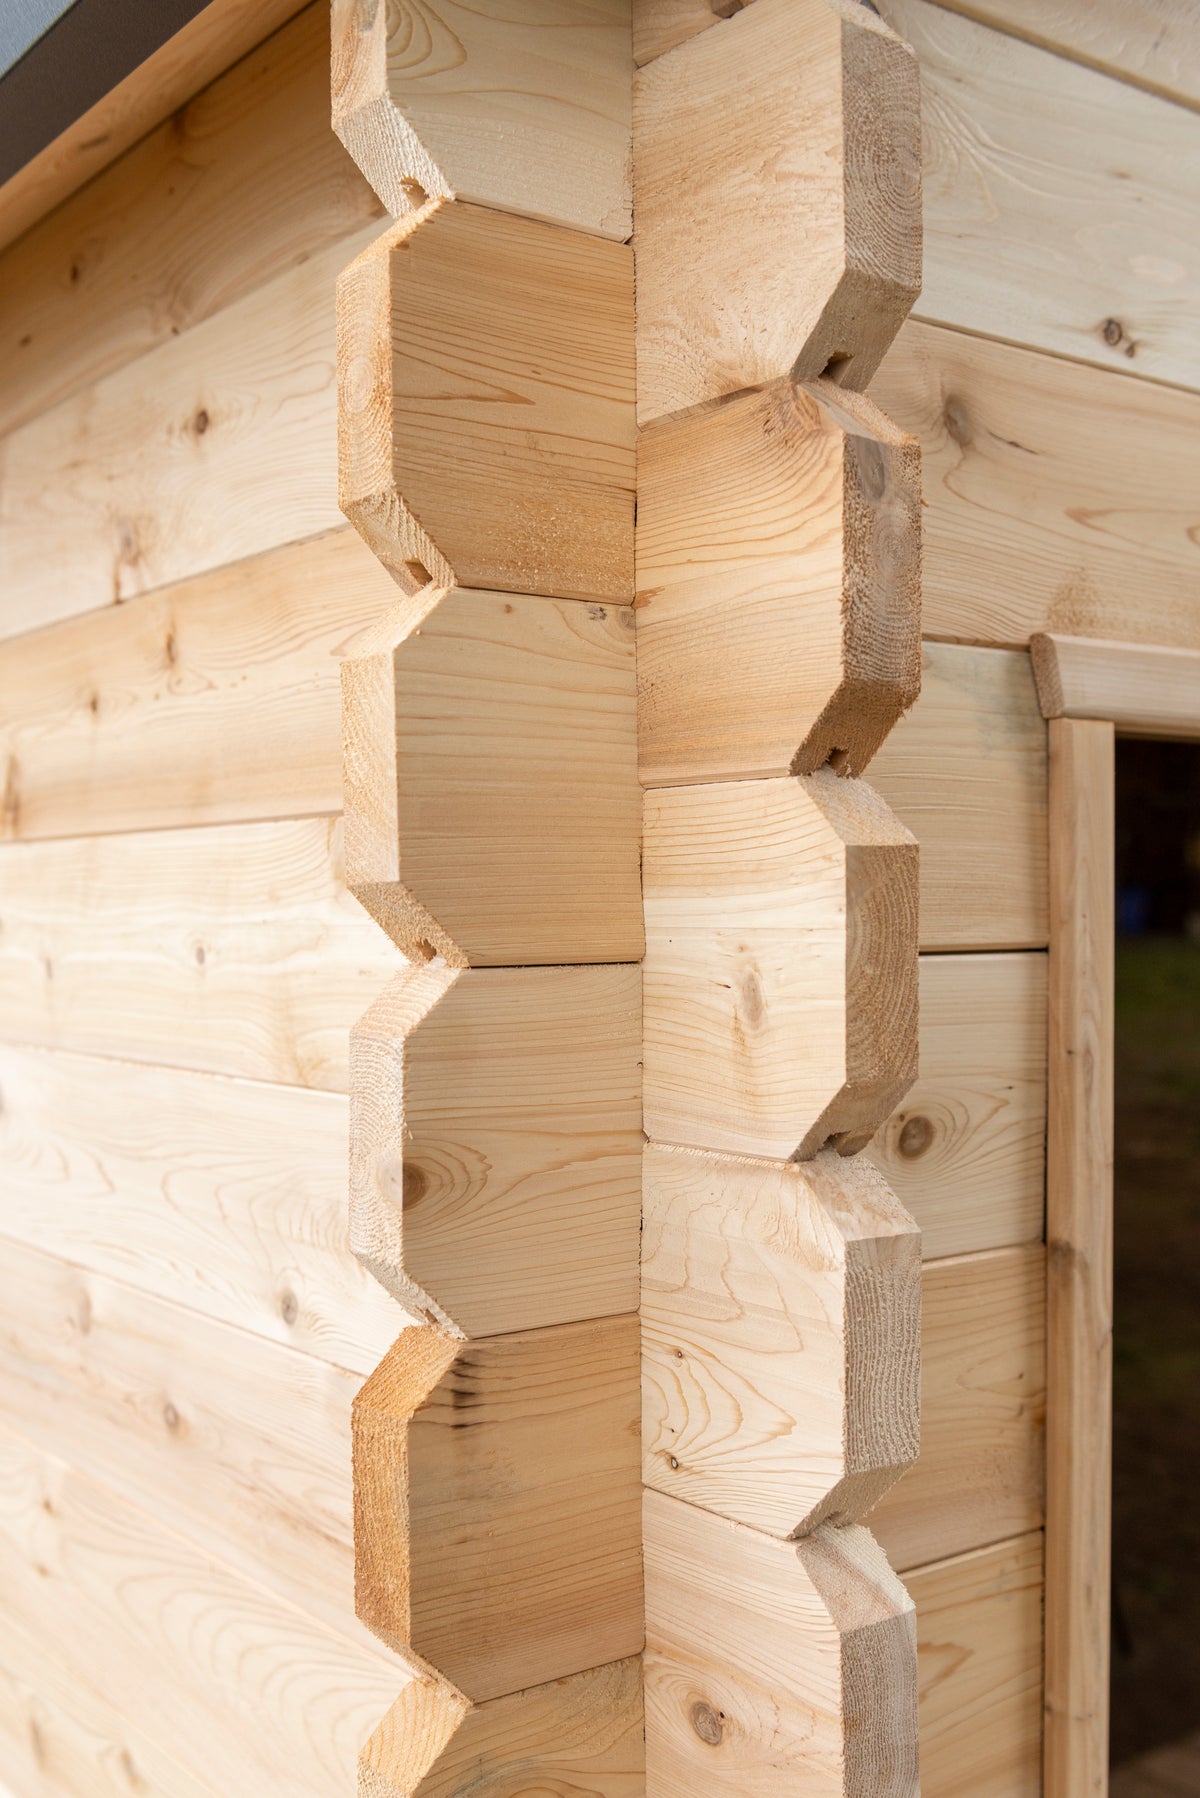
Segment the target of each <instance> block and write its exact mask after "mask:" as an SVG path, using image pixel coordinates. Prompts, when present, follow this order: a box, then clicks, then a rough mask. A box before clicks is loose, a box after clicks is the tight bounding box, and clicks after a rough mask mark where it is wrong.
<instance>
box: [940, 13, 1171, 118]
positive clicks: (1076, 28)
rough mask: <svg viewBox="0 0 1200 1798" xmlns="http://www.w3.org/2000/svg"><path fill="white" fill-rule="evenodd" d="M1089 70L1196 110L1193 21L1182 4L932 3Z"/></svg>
mask: <svg viewBox="0 0 1200 1798" xmlns="http://www.w3.org/2000/svg"><path fill="white" fill-rule="evenodd" d="M938 4H939V5H940V6H948V7H949V8H950V9H951V11H952V12H960V13H965V14H966V16H967V18H969V19H978V20H979V21H980V23H981V24H983V25H995V26H996V27H998V29H999V30H1001V31H1008V32H1011V33H1012V34H1013V36H1014V37H1023V38H1026V39H1028V41H1029V42H1030V43H1031V44H1040V45H1042V47H1043V48H1044V49H1047V50H1054V51H1057V53H1058V54H1059V55H1060V56H1069V57H1072V58H1073V59H1074V60H1075V61H1076V62H1082V63H1086V64H1087V66H1088V67H1089V68H1092V69H1101V70H1102V71H1103V72H1104V73H1105V74H1106V75H1115V76H1117V77H1118V79H1119V80H1121V81H1131V82H1132V83H1133V85H1134V86H1135V87H1144V88H1147V89H1149V91H1150V92H1151V93H1154V94H1162V95H1163V96H1164V97H1165V98H1166V99H1168V100H1177V101H1178V102H1179V103H1180V105H1182V106H1191V107H1195V108H1200V20H1198V19H1197V17H1196V10H1195V8H1194V7H1193V6H1191V5H1189V0H938Z"/></svg>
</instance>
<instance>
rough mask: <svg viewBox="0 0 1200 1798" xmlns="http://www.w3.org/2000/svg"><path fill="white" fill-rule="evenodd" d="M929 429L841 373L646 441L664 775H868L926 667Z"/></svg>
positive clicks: (652, 695) (651, 767) (654, 747)
mask: <svg viewBox="0 0 1200 1798" xmlns="http://www.w3.org/2000/svg"><path fill="white" fill-rule="evenodd" d="M920 504H921V465H920V452H919V449H918V447H917V445H916V443H915V441H914V439H912V438H910V437H907V436H905V435H904V433H903V432H900V431H897V430H896V428H895V426H894V425H892V424H891V423H890V421H889V420H888V419H887V418H886V417H885V416H884V414H883V413H882V412H880V411H879V409H878V408H877V407H876V406H874V405H873V404H872V403H871V402H870V401H869V400H867V399H865V398H864V397H863V396H862V395H859V394H854V393H851V392H849V391H845V390H842V389H840V388H838V387H837V386H835V385H834V383H833V382H831V381H814V382H811V383H809V384H808V385H799V384H797V383H794V382H791V381H780V382H775V383H773V384H772V385H770V386H769V387H766V388H762V389H759V390H757V391H755V392H752V393H748V394H745V395H741V396H738V397H736V398H732V399H730V400H727V401H726V402H724V403H723V404H721V405H718V406H715V407H711V408H707V409H704V410H701V411H700V412H696V413H691V414H689V415H688V416H686V417H684V418H681V419H665V420H659V421H658V422H657V423H656V424H652V425H649V426H648V427H647V428H646V429H645V430H644V431H642V433H641V435H640V437H639V440H638V515H637V534H636V558H637V562H636V581H637V594H636V598H635V601H634V604H635V608H636V615H637V625H638V633H637V634H638V696H639V711H638V759H639V765H640V771H641V778H642V781H643V784H644V785H646V786H649V787H657V786H666V785H674V784H677V783H683V782H688V783H690V782H699V781H710V780H747V779H753V778H756V777H761V776H764V775H766V776H769V775H780V774H812V773H813V772H815V770H816V769H817V768H819V767H821V766H822V765H823V764H824V763H825V762H827V761H832V762H833V764H834V766H835V767H836V768H837V769H838V771H839V772H841V773H845V774H852V775H856V774H861V773H862V772H863V770H864V768H865V767H866V765H867V763H868V762H869V761H870V759H871V757H872V755H873V754H874V753H875V751H876V749H877V748H878V747H879V745H880V743H882V741H883V739H884V738H885V737H886V736H887V734H888V732H889V731H890V730H891V728H892V726H893V725H894V724H895V722H896V720H897V718H898V717H899V716H900V715H901V713H902V712H903V711H904V710H905V709H906V708H907V707H908V706H909V705H911V703H912V701H913V700H914V699H915V698H916V696H917V692H918V690H919V687H920V678H921V648H920V630H921V601H920V581H921V570H920V561H921V526H920Z"/></svg>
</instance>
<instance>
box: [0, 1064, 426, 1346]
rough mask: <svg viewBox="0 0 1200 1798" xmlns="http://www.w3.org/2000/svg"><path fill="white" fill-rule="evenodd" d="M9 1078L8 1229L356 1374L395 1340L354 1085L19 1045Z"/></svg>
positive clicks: (1, 1121) (3, 1079)
mask: <svg viewBox="0 0 1200 1798" xmlns="http://www.w3.org/2000/svg"><path fill="white" fill-rule="evenodd" d="M0 1091H2V1093H3V1099H4V1109H3V1111H2V1112H0V1161H2V1163H3V1165H4V1169H5V1176H4V1192H3V1197H2V1199H0V1234H2V1235H3V1236H4V1237H5V1238H7V1239H8V1240H9V1241H11V1242H22V1243H25V1244H27V1245H29V1246H30V1247H33V1248H38V1249H41V1250H43V1251H44V1252H46V1253H48V1254H55V1255H62V1256H68V1257H69V1258H70V1260H71V1261H72V1262H73V1263H74V1264H76V1265H77V1266H79V1267H82V1268H87V1269H90V1270H92V1271H93V1272H95V1273H96V1274H98V1275H105V1276H107V1277H109V1278H111V1279H116V1280H121V1281H124V1282H127V1283H128V1284H129V1285H132V1286H136V1287H137V1288H138V1289H139V1290H140V1291H141V1292H144V1293H152V1294H156V1295H158V1296H159V1297H161V1298H162V1299H164V1300H169V1301H171V1302H173V1303H176V1304H179V1305H184V1306H187V1307H189V1308H190V1309H193V1310H195V1311H199V1312H202V1313H203V1314H204V1316H206V1317H208V1318H211V1319H213V1320H214V1321H217V1322H220V1323H224V1324H229V1325H234V1326H236V1327H237V1328H238V1330H240V1331H245V1332H248V1333H249V1335H252V1336H258V1337H263V1338H265V1339H266V1340H267V1341H269V1342H272V1343H283V1344H289V1345H291V1346H292V1347H294V1348H300V1349H303V1350H305V1352H306V1353H308V1354H310V1355H314V1356H318V1357H320V1358H321V1359H322V1360H325V1361H330V1362H332V1363H334V1365H336V1366H339V1367H346V1368H351V1369H353V1370H355V1371H356V1372H358V1373H363V1374H366V1373H370V1371H371V1370H372V1368H373V1367H374V1366H375V1364H376V1363H377V1361H378V1360H379V1358H380V1356H381V1355H383V1354H385V1353H386V1351H387V1349H388V1347H389V1346H390V1345H391V1342H392V1341H393V1339H394V1337H395V1335H396V1331H397V1330H398V1329H399V1327H400V1324H401V1322H402V1321H403V1320H402V1317H401V1314H400V1313H399V1311H398V1310H397V1308H396V1305H395V1303H394V1301H393V1300H392V1299H390V1298H389V1297H388V1296H387V1294H386V1293H385V1292H384V1291H383V1289H382V1287H380V1286H378V1285H377V1283H376V1282H375V1281H374V1280H372V1279H371V1278H370V1276H369V1275H368V1274H367V1273H366V1271H365V1270H364V1269H363V1268H361V1267H360V1266H359V1265H358V1263H357V1261H356V1260H355V1259H354V1257H353V1256H352V1254H351V1253H350V1246H349V1242H348V1240H347V1222H346V1198H345V1182H346V1159H347V1107H346V1101H345V1099H343V1098H341V1097H339V1096H338V1095H336V1094H332V1093H309V1092H302V1091H299V1090H297V1089H295V1088H289V1087H276V1086H263V1085H259V1084H257V1083H252V1082H246V1081H240V1080H225V1079H220V1078H215V1077H213V1076H212V1075H207V1074H192V1073H181V1072H179V1071H177V1070H175V1069H170V1068H147V1067H137V1066H131V1065H129V1064H126V1063H123V1062H117V1061H97V1060H93V1059H92V1058H90V1057H86V1056H75V1055H65V1054H58V1053H51V1054H47V1053H45V1052H43V1051H40V1050H25V1049H17V1048H13V1047H11V1046H4V1047H2V1048H0ZM249 1352H250V1351H249V1348H248V1349H247V1353H249Z"/></svg>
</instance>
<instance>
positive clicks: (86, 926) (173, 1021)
mask: <svg viewBox="0 0 1200 1798" xmlns="http://www.w3.org/2000/svg"><path fill="white" fill-rule="evenodd" d="M0 926H2V928H0V1035H3V1036H4V1037H5V1038H7V1039H8V1040H10V1041H14V1042H21V1043H30V1044H40V1045H43V1046H45V1047H64V1048H71V1049H73V1050H80V1051H85V1052H88V1053H91V1054H96V1055H111V1056H118V1057H120V1058H122V1059H124V1060H128V1061H146V1062H162V1063H166V1064H168V1065H170V1066H174V1067H189V1068H198V1069H206V1070H209V1071H211V1072H213V1073H223V1074H238V1075H243V1076H245V1077H247V1078H250V1079H257V1080H269V1081H277V1082H283V1083H285V1084H287V1085H299V1086H314V1087H321V1088H325V1089H329V1090H332V1091H335V1092H345V1091H346V1086H347V1053H348V1051H347V1033H348V1031H349V1028H350V1026H351V1024H352V1023H353V1022H354V1020H355V1018H356V1017H358V1016H359V1015H360V1014H361V1012H362V1011H363V1010H364V1008H365V1007H366V1006H367V1005H369V1004H370V1003H371V1002H372V1001H373V1000H375V999H377V998H378V997H379V995H380V993H381V992H382V990H383V988H384V987H385V986H386V985H387V982H388V981H389V979H391V978H392V977H393V976H394V975H395V974H396V973H397V972H398V971H399V970H400V968H401V967H402V966H403V961H402V958H401V957H400V956H399V954H398V953H397V951H396V949H395V948H394V947H393V945H392V944H391V943H389V942H388V940H387V938H386V937H385V936H384V935H383V933H382V931H380V930H378V929H377V928H376V926H375V925H374V924H373V923H372V922H371V920H370V918H369V917H368V916H367V914H366V913H365V912H364V911H363V909H362V907H361V906H360V905H358V904H357V902H356V901H355V900H354V899H353V898H352V897H351V895H350V894H349V893H348V892H347V891H346V887H345V883H344V879H343V859H342V824H341V820H340V819H338V818H308V819H294V820H287V821H285V822H282V823H260V824H234V825H223V826H214V827H212V828H208V829H197V830H160V831H143V832H136V833H134V834H132V835H129V836H96V837H82V838H68V839H64V840H63V841H61V842H48V843H9V844H7V845H5V846H4V847H3V848H2V849H0Z"/></svg>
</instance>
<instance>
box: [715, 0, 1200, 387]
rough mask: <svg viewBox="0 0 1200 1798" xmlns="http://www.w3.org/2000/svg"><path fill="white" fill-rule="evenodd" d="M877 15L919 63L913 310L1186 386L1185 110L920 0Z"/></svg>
mask: <svg viewBox="0 0 1200 1798" xmlns="http://www.w3.org/2000/svg"><path fill="white" fill-rule="evenodd" d="M755 3H756V5H757V4H760V3H761V0H755ZM750 10H751V11H753V10H754V9H753V8H751V9H750ZM879 10H880V12H881V13H882V14H883V16H884V18H885V19H886V20H887V21H888V23H889V24H890V25H891V26H892V27H893V28H894V29H895V30H896V31H897V32H899V33H900V35H901V36H902V37H904V38H906V39H907V40H908V41H909V43H910V44H911V45H912V46H913V48H914V50H915V51H916V54H917V61H918V63H919V65H920V70H921V94H922V109H923V112H924V118H925V270H924V285H923V287H922V289H921V299H920V304H919V313H920V316H921V317H922V318H926V319H931V320H933V321H935V322H937V323H940V324H948V325H954V326H956V327H957V328H958V329H960V330H965V331H979V332H983V333H985V334H986V335H988V336H991V337H1001V338H1005V339H1007V340H1008V341H1009V342H1012V343H1024V344H1028V345H1031V346H1032V347H1034V348H1037V349H1043V350H1050V351H1052V352H1053V353H1054V354H1056V355H1060V356H1073V357H1076V358H1078V359H1080V360H1082V361H1086V362H1094V363H1098V364H1099V365H1100V366H1102V367H1108V368H1122V369H1124V370H1126V371H1127V372H1132V373H1136V374H1144V375H1149V376H1152V377H1153V378H1154V379H1156V380H1160V381H1169V382H1173V383H1175V384H1176V385H1179V386H1184V387H1198V386H1200V346H1198V345H1197V341H1196V333H1195V331H1194V330H1192V328H1191V321H1192V319H1193V318H1194V317H1195V314H1196V310H1197V307H1198V306H1200V230H1198V229H1197V227H1198V225H1200V121H1198V120H1197V119H1195V118H1194V117H1193V116H1192V115H1191V114H1190V113H1189V112H1187V111H1185V110H1184V109H1183V108H1182V107H1178V106H1172V105H1171V104H1170V103H1169V102H1168V101H1165V100H1161V99H1159V98H1158V97H1157V95H1154V94H1147V93H1142V92H1140V91H1139V90H1138V89H1137V88H1133V87H1127V86H1125V85H1124V84H1123V83H1121V82H1115V81H1112V80H1110V79H1109V78H1108V77H1107V76H1105V75H1101V74H1098V73H1097V72H1096V71H1095V70H1093V69H1087V68H1084V67H1082V66H1081V65H1080V64H1078V63H1073V62H1067V61H1065V60H1064V59H1062V58H1061V57H1055V56H1048V55H1047V54H1046V52H1045V51H1044V50H1040V49H1038V48H1037V46H1036V45H1033V44H1026V43H1022V42H1021V41H1020V40H1019V39H1017V38H1013V37H1008V36H1005V35H1003V34H1002V33H1000V32H997V31H990V30H988V29H987V27H986V26H983V25H977V24H975V23H974V22H973V21H972V20H970V19H964V18H960V17H958V16H957V15H956V14H954V13H951V12H947V11H945V10H944V9H943V8H942V7H940V6H934V5H931V4H929V0H879ZM707 35H709V36H711V35H712V34H711V33H709V34H707Z"/></svg>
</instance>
